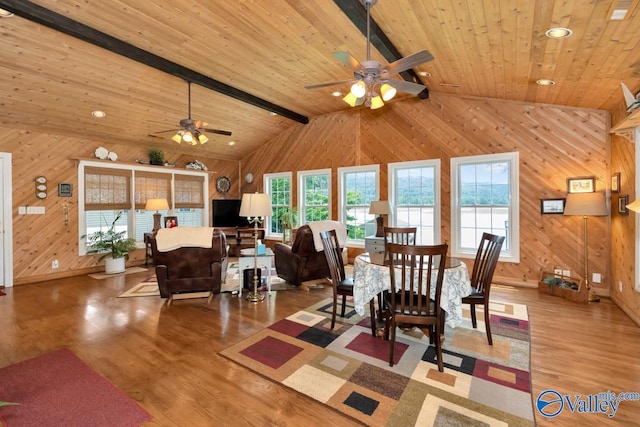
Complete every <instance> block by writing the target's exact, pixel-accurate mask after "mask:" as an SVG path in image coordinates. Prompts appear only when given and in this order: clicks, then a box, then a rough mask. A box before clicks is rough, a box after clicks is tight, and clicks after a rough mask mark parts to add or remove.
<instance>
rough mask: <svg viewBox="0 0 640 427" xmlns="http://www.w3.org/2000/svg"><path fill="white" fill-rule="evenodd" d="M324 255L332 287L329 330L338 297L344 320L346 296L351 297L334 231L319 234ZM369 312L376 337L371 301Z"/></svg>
mask: <svg viewBox="0 0 640 427" xmlns="http://www.w3.org/2000/svg"><path fill="white" fill-rule="evenodd" d="M320 238H321V239H322V246H323V248H324V255H325V257H326V258H327V264H328V265H329V273H330V277H327V279H328V280H329V281H330V282H331V284H332V286H333V312H332V315H331V329H333V328H334V326H335V324H336V312H337V309H338V295H341V296H342V311H341V312H340V313H341V314H340V317H343V318H344V314H345V306H346V302H347V296H353V279H352V278H350V277H345V276H346V275H345V273H344V262H343V260H342V249H341V248H340V244H339V243H338V237H337V234H336V230H329V231H323V232H321V233H320ZM369 312H370V315H371V335H373V336H375V335H376V319H375V306H374V302H373V300H371V301H370V302H369Z"/></svg>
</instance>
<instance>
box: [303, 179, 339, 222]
mask: <svg viewBox="0 0 640 427" xmlns="http://www.w3.org/2000/svg"><path fill="white" fill-rule="evenodd" d="M322 175H326V176H327V177H328V178H329V179H328V183H329V202H328V204H327V208H328V209H329V218H327V219H331V216H332V215H331V202H332V200H331V193H332V191H331V188H332V187H331V185H332V184H331V169H313V170H306V171H299V172H298V223H299V224H300V225H302V224H303V223H304V219H305V218H306V210H307V206H306V205H305V204H304V201H305V197H304V196H305V193H306V191H307V189H306V187H305V185H304V181H305V178H306V177H308V176H322Z"/></svg>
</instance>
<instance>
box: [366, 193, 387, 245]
mask: <svg viewBox="0 0 640 427" xmlns="http://www.w3.org/2000/svg"><path fill="white" fill-rule="evenodd" d="M369 213H370V214H372V215H378V216H377V217H376V237H382V236H384V217H385V215H389V214H390V213H391V206H389V201H388V200H376V201H375V202H371V205H369Z"/></svg>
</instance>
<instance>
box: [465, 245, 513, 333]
mask: <svg viewBox="0 0 640 427" xmlns="http://www.w3.org/2000/svg"><path fill="white" fill-rule="evenodd" d="M502 243H504V236H496V235H494V234H489V233H482V239H480V246H478V252H477V253H476V259H475V261H474V262H473V271H472V273H471V287H472V288H473V291H472V293H471V295H469V296H466V297H464V298H462V303H463V304H470V306H471V308H470V310H471V324H472V325H473V327H474V329H475V328H477V326H478V325H477V320H476V305H483V306H484V324H485V329H486V331H487V340H488V341H489V345H493V339H492V338H491V322H490V316H489V292H490V291H491V282H492V281H493V272H494V271H495V269H496V265H497V264H498V258H500V251H501V250H502Z"/></svg>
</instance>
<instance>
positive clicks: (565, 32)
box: [544, 27, 573, 39]
mask: <svg viewBox="0 0 640 427" xmlns="http://www.w3.org/2000/svg"><path fill="white" fill-rule="evenodd" d="M544 34H545V35H546V36H547V37H549V38H550V39H564V38H565V37H569V36H571V34H573V31H571V30H570V29H568V28H564V27H555V28H549V29H548V30H547V31H546V32H545V33H544Z"/></svg>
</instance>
